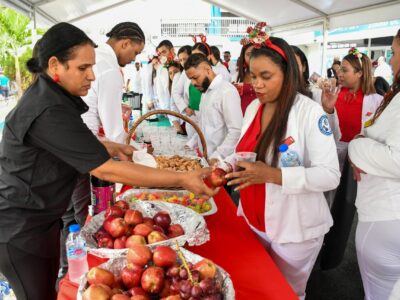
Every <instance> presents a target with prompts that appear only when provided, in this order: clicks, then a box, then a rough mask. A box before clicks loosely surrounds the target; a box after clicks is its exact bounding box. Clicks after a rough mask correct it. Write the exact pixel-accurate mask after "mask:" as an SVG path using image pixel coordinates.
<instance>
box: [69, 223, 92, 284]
mask: <svg viewBox="0 0 400 300" xmlns="http://www.w3.org/2000/svg"><path fill="white" fill-rule="evenodd" d="M80 230H81V227H80V226H79V225H78V224H74V225H71V226H69V234H68V238H67V242H66V248H67V259H68V274H69V280H71V281H72V282H75V283H79V278H80V277H81V276H82V275H83V274H85V273H86V272H87V271H88V270H89V267H88V263H87V251H86V244H85V241H84V240H83V239H82V238H81V237H80V235H79V232H80Z"/></svg>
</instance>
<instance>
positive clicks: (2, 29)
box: [0, 6, 32, 98]
mask: <svg viewBox="0 0 400 300" xmlns="http://www.w3.org/2000/svg"><path fill="white" fill-rule="evenodd" d="M29 23H30V19H29V18H27V17H25V16H24V15H22V14H20V13H18V12H16V11H14V10H12V9H10V8H6V7H2V6H0V48H1V52H0V53H2V56H7V55H9V56H11V57H12V58H13V60H14V66H15V80H16V82H17V85H18V98H20V97H21V96H22V80H21V69H20V60H19V59H20V56H21V54H22V52H23V51H24V48H25V47H26V46H28V45H30V44H31V36H32V32H31V30H30V29H29V28H28V25H29ZM3 59H4V58H3Z"/></svg>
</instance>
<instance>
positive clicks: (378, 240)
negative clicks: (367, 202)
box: [356, 220, 400, 300]
mask: <svg viewBox="0 0 400 300" xmlns="http://www.w3.org/2000/svg"><path fill="white" fill-rule="evenodd" d="M399 232H400V220H393V221H379V222H360V221H359V222H358V224H357V231H356V249H357V260H358V265H359V267H360V272H361V277H362V281H363V286H364V292H365V299H366V300H387V299H389V296H390V293H391V292H392V289H393V287H394V285H395V283H396V282H397V280H399V279H400V236H399Z"/></svg>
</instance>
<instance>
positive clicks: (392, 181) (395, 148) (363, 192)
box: [349, 30, 400, 300]
mask: <svg viewBox="0 0 400 300" xmlns="http://www.w3.org/2000/svg"><path fill="white" fill-rule="evenodd" d="M392 50H393V54H392V55H393V56H392V59H391V60H390V64H391V65H392V70H393V75H394V80H393V85H392V87H391V89H390V91H389V92H388V93H387V94H386V95H385V98H384V99H383V101H382V103H381V105H380V106H379V107H378V109H377V110H376V113H375V114H374V116H373V118H372V121H371V122H370V124H369V126H367V127H366V128H364V132H363V135H359V136H357V138H355V139H353V140H352V141H351V142H350V144H349V157H350V160H351V162H352V167H353V174H354V177H355V179H356V180H357V181H358V188H357V199H356V206H357V211H358V224H357V231H356V249H357V259H358V264H359V266H360V272H361V276H362V280H363V285H364V291H365V299H366V300H386V299H388V298H389V295H390V293H391V291H392V288H393V286H394V284H395V283H396V281H397V280H399V279H400V252H399V249H400V237H399V230H400V168H399V167H400V30H399V31H398V32H397V35H396V36H395V38H394V39H393V43H392Z"/></svg>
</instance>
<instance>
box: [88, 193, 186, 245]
mask: <svg viewBox="0 0 400 300" xmlns="http://www.w3.org/2000/svg"><path fill="white" fill-rule="evenodd" d="M121 202H123V203H126V202H125V201H123V200H120V201H118V202H117V204H115V205H114V206H111V207H109V208H107V210H106V211H105V213H104V217H105V219H104V222H103V226H102V227H100V229H99V230H97V232H96V233H94V238H95V240H96V241H97V246H98V247H99V248H110V249H124V248H130V247H131V246H132V245H136V244H153V243H157V242H161V241H164V240H167V239H169V238H175V237H178V236H181V235H184V234H185V231H184V229H183V228H182V226H181V225H180V224H171V217H170V215H169V213H168V212H166V211H160V212H158V213H156V214H155V215H154V216H153V217H152V218H149V217H145V216H143V214H142V212H141V211H139V210H136V209H129V208H128V209H122V208H121V206H122V205H124V204H121ZM124 207H126V205H124ZM128 207H129V206H128Z"/></svg>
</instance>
